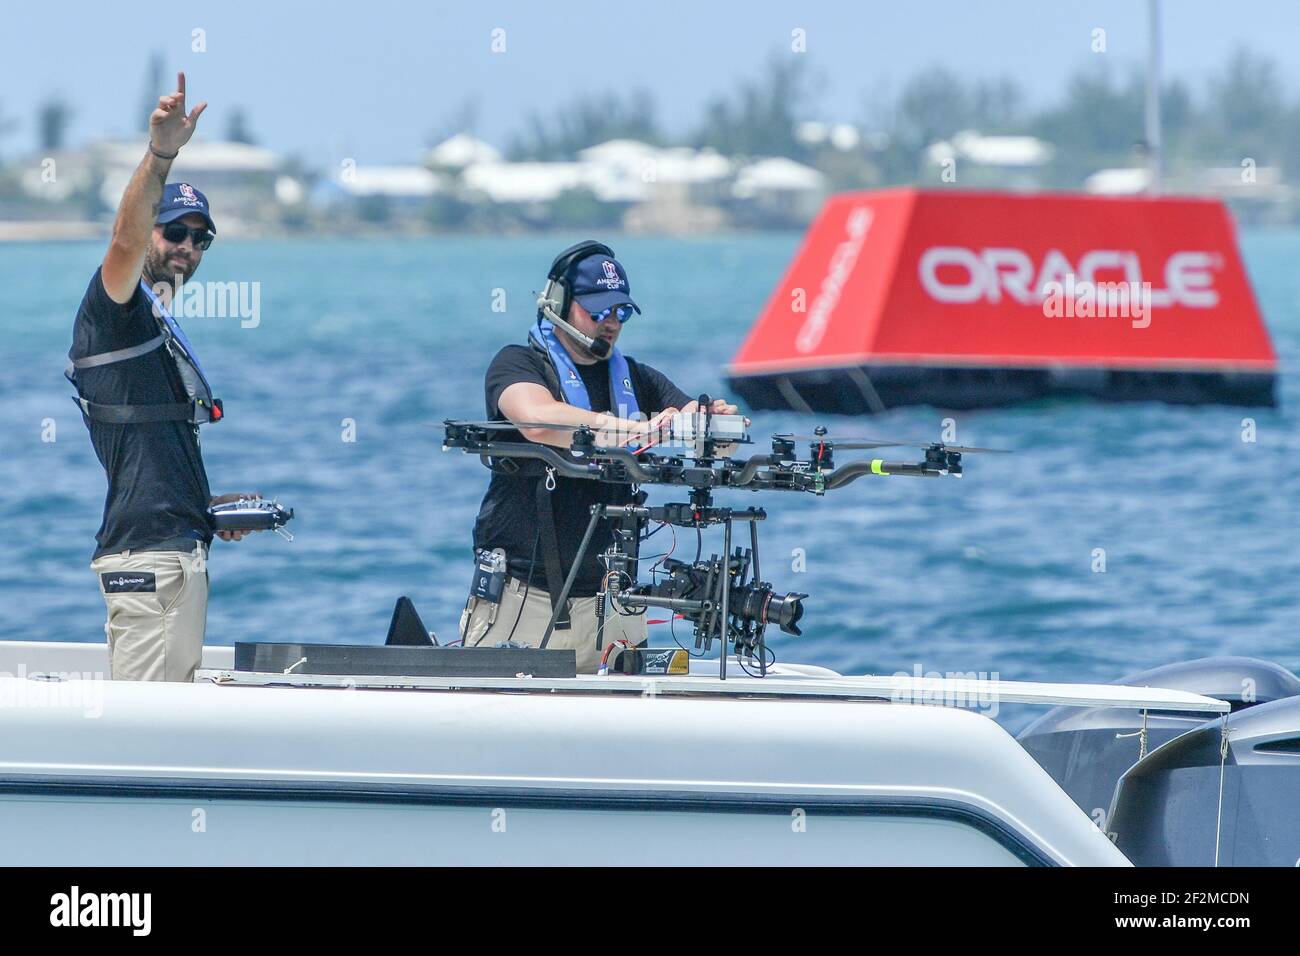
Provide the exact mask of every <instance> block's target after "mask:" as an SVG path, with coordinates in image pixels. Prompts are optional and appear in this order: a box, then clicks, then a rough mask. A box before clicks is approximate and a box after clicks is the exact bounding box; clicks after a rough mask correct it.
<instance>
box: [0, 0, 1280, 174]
mask: <svg viewBox="0 0 1300 956" xmlns="http://www.w3.org/2000/svg"><path fill="white" fill-rule="evenodd" d="M1161 6H1162V22H1163V25H1164V31H1163V34H1164V62H1165V68H1164V73H1165V75H1166V77H1177V78H1180V79H1184V80H1187V81H1188V82H1190V83H1191V84H1192V87H1193V89H1194V90H1196V91H1199V90H1200V89H1202V88H1203V86H1204V83H1205V80H1206V79H1207V77H1208V76H1209V75H1210V74H1211V73H1213V72H1214V71H1217V70H1219V69H1221V68H1222V67H1223V64H1224V63H1225V61H1226V60H1227V58H1228V57H1229V56H1230V55H1231V53H1232V52H1233V50H1234V49H1236V48H1238V47H1242V46H1244V47H1247V48H1249V49H1251V50H1252V51H1255V52H1257V53H1261V54H1264V55H1266V56H1270V57H1272V58H1273V59H1275V60H1276V62H1277V63H1278V66H1279V68H1280V70H1281V72H1282V75H1283V78H1284V80H1285V81H1286V83H1287V85H1288V87H1289V88H1290V90H1291V91H1292V95H1293V96H1297V95H1298V94H1300V57H1296V56H1295V55H1294V46H1295V42H1296V40H1297V38H1300V3H1294V2H1285V0H1256V2H1251V3H1224V2H1211V0H1163V3H1162V5H1161ZM1146 9H1147V5H1146V3H1144V2H1142V0H1091V2H1088V3H1067V2H1065V0H1004V2H992V0H990V2H984V3H974V2H970V0H922V2H912V3H899V2H897V0H890V2H878V0H857V2H845V0H840V2H815V0H800V2H793V0H785V2H774V0H746V2H738V0H726V2H714V3H709V2H703V3H701V2H693V3H687V2H679V0H656V2H653V3H626V2H625V3H608V4H603V5H597V4H562V3H542V2H537V0H478V2H473V3H464V2H463V3H439V2H432V3H429V2H424V3H417V2H407V3H400V2H395V0H365V2H360V0H348V2H336V0H319V2H315V3H305V2H297V0H288V2H276V0H260V2H249V0H223V2H222V3H219V4H206V5H172V6H170V7H169V6H168V5H161V4H156V3H148V4H146V3H140V2H137V0H115V2H113V3H103V2H102V0H101V2H94V3H92V2H88V0H67V2H61V3H58V4H39V3H19V2H14V3H9V4H7V5H6V8H5V11H4V14H3V18H2V20H0V22H2V23H3V27H2V28H3V30H4V33H3V34H0V115H3V116H5V117H8V118H9V119H11V120H14V121H16V123H17V125H16V126H15V128H13V129H12V130H11V131H10V132H9V133H8V135H7V137H6V138H5V139H3V140H0V155H4V156H9V157H12V156H13V155H14V154H15V153H26V152H29V151H32V150H34V149H35V148H36V144H37V139H36V132H35V123H34V115H35V112H36V109H37V107H38V105H39V104H40V103H41V102H43V101H44V100H46V99H48V98H49V97H51V96H58V97H61V98H63V99H65V100H67V101H68V102H69V104H70V105H71V107H72V109H73V112H74V115H73V118H72V125H71V129H70V141H71V143H72V144H74V145H76V144H80V143H84V142H86V141H88V140H90V139H93V138H97V137H101V136H104V135H112V134H118V135H121V134H124V133H128V132H132V131H134V130H136V129H140V128H143V124H144V117H143V116H142V115H141V112H142V103H143V101H144V93H145V85H146V69H147V63H148V59H149V55H150V53H151V51H155V50H157V51H161V53H162V55H163V58H164V63H165V68H166V70H168V71H169V72H168V74H167V75H168V76H169V82H174V80H173V79H171V78H170V77H172V76H174V72H175V71H176V70H177V69H184V70H185V71H186V75H187V77H188V87H189V95H190V102H191V103H196V102H198V101H199V100H200V99H207V100H208V101H209V104H210V107H209V109H208V111H207V113H206V114H205V115H204V117H203V119H202V120H201V122H200V133H201V134H207V135H208V136H220V135H221V134H223V133H224V131H225V130H226V127H227V122H228V118H229V115H230V112H231V110H232V109H234V108H237V107H238V108H242V109H243V110H244V111H245V113H246V115H247V117H248V125H249V128H250V130H251V131H252V133H253V135H254V136H255V138H256V139H257V140H258V141H259V142H260V143H261V144H263V145H265V146H268V147H270V148H272V149H275V150H277V151H279V152H282V153H285V154H296V155H298V156H299V157H301V158H302V159H303V160H304V161H305V162H306V163H307V164H308V165H309V166H312V167H315V168H323V167H326V166H332V165H334V164H336V163H337V162H340V161H341V160H342V159H344V158H352V159H354V160H356V161H357V162H364V163H404V162H418V161H419V159H420V157H421V155H422V153H423V151H424V149H425V148H426V147H427V146H428V145H430V137H431V135H433V134H434V133H435V132H436V131H438V130H442V129H449V128H450V126H449V124H451V123H452V122H453V120H454V118H455V117H456V116H457V115H459V114H460V113H461V112H462V111H463V109H464V106H465V104H466V103H467V102H469V101H471V100H472V101H474V102H476V103H477V117H478V119H477V126H476V132H477V133H478V134H479V135H480V136H482V137H484V138H485V139H487V140H488V141H489V142H492V143H493V144H494V145H497V146H498V147H502V148H504V147H505V146H507V145H508V144H509V141H510V138H511V135H512V134H513V133H514V132H515V131H516V130H517V129H519V127H520V126H521V125H522V124H523V123H524V121H525V120H526V119H527V118H528V117H529V116H530V115H532V114H535V113H541V114H542V115H551V114H552V113H553V112H554V110H555V109H556V108H557V107H559V106H561V105H562V104H563V103H564V102H566V100H568V99H571V98H573V97H575V96H580V95H582V94H583V93H584V92H586V93H590V92H601V91H604V90H612V91H618V92H626V91H630V90H632V89H636V88H645V89H648V90H650V91H651V92H652V93H653V94H654V97H655V100H656V102H657V105H658V115H659V118H660V119H661V120H662V121H663V125H664V126H666V127H667V128H668V130H669V131H670V132H683V131H684V130H685V128H688V127H689V125H691V124H692V123H693V122H694V120H695V119H696V118H697V117H698V116H699V115H700V114H701V112H702V108H703V106H704V104H705V103H706V102H707V101H709V100H710V99H712V98H713V97H716V96H717V95H719V94H725V93H727V92H728V91H730V90H731V89H732V88H733V87H734V86H735V84H736V83H737V82H738V81H739V80H740V79H741V78H744V77H752V76H754V75H756V74H757V73H758V71H759V70H761V68H762V64H763V62H764V61H765V59H766V57H767V56H768V55H769V54H770V53H771V52H773V51H780V52H781V53H782V54H783V55H790V56H796V55H797V56H803V57H806V59H807V60H808V65H809V67H810V69H811V70H812V72H814V73H815V74H816V75H817V76H819V77H820V78H821V81H822V82H821V87H820V90H819V93H818V96H817V99H816V104H815V107H814V109H813V112H814V114H815V115H811V116H809V117H808V118H809V119H821V120H826V121H851V122H852V121H860V120H862V119H863V117H864V116H865V115H867V114H866V110H865V109H864V103H865V102H866V101H867V100H868V99H870V98H878V99H879V98H887V97H888V96H889V95H890V94H891V92H896V91H897V90H898V88H899V87H900V86H901V85H902V83H903V82H904V81H905V80H906V79H907V78H908V77H909V76H910V75H911V74H913V73H915V72H917V71H919V70H921V69H923V68H925V67H928V66H932V65H935V64H943V65H945V66H947V67H949V68H950V69H952V70H953V71H955V72H956V73H957V74H958V75H960V76H962V77H963V78H969V79H976V78H991V77H995V76H1009V77H1011V78H1013V79H1015V80H1017V81H1018V82H1019V83H1020V84H1021V85H1022V87H1023V88H1024V90H1025V91H1026V93H1027V94H1028V95H1029V97H1030V102H1031V104H1041V103H1044V102H1049V101H1050V100H1051V99H1052V98H1053V97H1055V96H1056V95H1057V94H1059V93H1060V92H1061V90H1062V89H1063V88H1064V85H1065V82H1066V80H1067V79H1068V77H1069V76H1070V74H1071V73H1072V72H1073V71H1074V70H1076V69H1104V70H1112V69H1113V70H1114V71H1115V72H1116V75H1124V74H1125V72H1126V71H1127V70H1129V69H1131V68H1133V67H1136V66H1138V65H1139V64H1141V62H1142V61H1143V59H1144V57H1145V50H1146V42H1147V27H1146V17H1147V15H1146ZM1097 28H1102V29H1104V30H1105V31H1106V34H1105V36H1106V52H1105V53H1101V54H1098V53H1094V52H1092V51H1091V49H1090V46H1091V44H1092V42H1093V31H1094V30H1095V29H1097ZM195 30H202V31H203V41H204V43H205V45H206V50H204V51H202V52H196V51H195V50H193V49H192V47H193V45H194V39H193V38H194V31H195ZM497 30H500V31H504V33H497V34H496V35H495V36H496V38H497V41H498V46H499V45H500V41H501V39H504V46H505V49H504V51H503V52H493V49H492V45H493V38H494V33H493V31H497ZM794 30H802V31H804V33H803V36H804V37H805V38H806V50H805V52H801V53H794V52H793V51H792V50H791V43H792V31H794ZM169 90H170V87H169V88H168V90H160V91H157V92H158V93H159V94H160V93H162V92H168V91H169Z"/></svg>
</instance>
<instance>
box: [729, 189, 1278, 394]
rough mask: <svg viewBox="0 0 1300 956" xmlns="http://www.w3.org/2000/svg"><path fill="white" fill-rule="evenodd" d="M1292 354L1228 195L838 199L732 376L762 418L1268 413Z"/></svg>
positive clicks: (883, 194) (922, 194) (937, 193)
mask: <svg viewBox="0 0 1300 956" xmlns="http://www.w3.org/2000/svg"><path fill="white" fill-rule="evenodd" d="M1276 372H1277V356H1276V354H1275V353H1274V351H1273V345H1272V342H1271V341H1270V339H1269V335H1268V330H1267V329H1266V328H1265V326H1264V323H1263V321H1262V319H1261V317H1260V313H1259V308H1258V306H1257V305H1256V302H1255V297H1254V294H1253V293H1252V291H1251V288H1250V283H1249V281H1248V279H1247V276H1246V272H1245V269H1244V268H1243V266H1242V262H1241V257H1240V255H1239V254H1238V251H1237V244H1236V237H1235V232H1234V229H1233V224H1232V220H1231V218H1230V217H1229V215H1228V211H1227V209H1226V208H1225V207H1224V206H1223V204H1222V203H1221V202H1219V201H1217V200H1212V199H1199V198H1181V197H1149V198H1148V197H1142V198H1118V199H1116V198H1103V197H1096V196H1086V195H1070V194H1023V195H1021V194H1006V193H995V192H983V191H981V192H976V191H967V190H962V191H956V190H921V189H889V190H881V191H877V192H861V193H845V194H841V195H838V196H834V197H832V198H831V199H830V200H828V201H827V203H826V205H825V207H824V208H823V209H822V211H821V213H820V214H819V215H818V217H817V219H816V220H815V221H814V222H813V224H812V225H811V226H810V227H809V230H808V233H807V235H806V236H805V238H804V241H803V244H802V246H801V247H800V249H799V251H798V252H797V253H796V255H795V257H794V260H793V262H792V263H791V265H790V267H789V269H788V270H787V272H786V274H785V276H784V277H783V278H782V279H781V281H780V282H779V283H778V285H777V287H776V289H775V291H774V292H773V293H772V296H771V298H770V299H769V300H768V302H767V305H766V306H765V308H764V309H763V312H762V313H761V314H760V316H759V318H758V320H757V322H755V324H754V326H753V328H752V329H751V330H750V333H749V335H748V337H747V338H746V339H745V341H744V343H743V344H742V345H741V347H740V350H739V351H738V352H737V353H736V356H735V358H734V359H733V360H732V363H731V365H730V366H729V368H728V381H729V383H730V385H731V387H732V388H733V389H734V390H735V391H736V392H737V393H738V394H739V395H741V397H743V398H744V399H745V400H746V401H747V402H748V403H749V404H750V405H751V406H752V407H754V408H794V409H797V410H799V411H819V412H841V413H848V414H856V413H863V412H874V411H882V410H884V409H885V408H889V407H893V406H896V405H911V404H932V405H937V406H940V407H947V408H976V407H980V406H990V405H1002V404H1007V403H1009V402H1013V401H1017V400H1020V399H1028V398H1038V397H1042V396H1045V395H1052V394H1084V395H1092V396H1095V397H1098V398H1104V399H1112V400H1151V399H1154V400H1161V401H1166V402H1175V403H1203V402H1218V403H1225V404H1234V405H1273V404H1274V379H1275V376H1276Z"/></svg>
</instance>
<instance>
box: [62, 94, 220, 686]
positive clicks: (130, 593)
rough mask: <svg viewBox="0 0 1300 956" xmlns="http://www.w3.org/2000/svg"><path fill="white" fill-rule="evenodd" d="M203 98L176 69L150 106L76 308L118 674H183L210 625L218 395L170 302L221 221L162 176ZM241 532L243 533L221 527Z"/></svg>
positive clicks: (76, 364)
mask: <svg viewBox="0 0 1300 956" xmlns="http://www.w3.org/2000/svg"><path fill="white" fill-rule="evenodd" d="M206 107H207V104H206V103H200V104H199V105H198V106H196V107H195V108H194V109H193V111H191V112H190V113H188V114H187V113H186V111H185V75H184V74H183V73H182V74H180V75H179V76H178V77H177V89H176V92H174V93H171V94H169V95H167V96H164V97H162V98H160V99H159V100H158V108H157V109H156V110H154V111H153V114H152V115H151V116H150V117H149V149H148V152H146V153H145V156H144V158H143V159H142V160H141V161H140V165H139V166H138V167H136V170H135V172H134V174H132V176H131V180H130V182H129V183H128V184H127V187H126V192H125V193H124V194H123V196H122V202H121V205H120V206H119V207H118V210H117V219H116V220H115V221H114V223H113V236H112V239H111V241H110V242H109V246H108V252H107V253H105V255H104V260H103V264H102V265H101V266H100V267H99V268H98V269H96V270H95V274H94V275H93V276H92V277H91V279H90V285H89V287H88V288H87V289H86V294H85V296H84V298H83V299H82V300H81V306H80V308H78V310H77V317H76V322H75V324H74V326H73V333H72V348H71V350H70V351H69V353H68V358H69V359H70V364H69V366H68V372H67V375H68V378H69V379H70V380H71V381H72V383H73V385H74V386H75V387H76V390H77V395H76V401H77V404H78V407H79V408H80V409H81V413H82V417H83V418H84V420H85V422H86V426H87V428H89V430H90V439H91V443H92V444H93V445H94V448H95V454H96V456H97V457H98V458H99V461H100V464H102V465H103V466H104V471H105V473H106V475H107V476H108V495H107V497H106V499H105V501H104V518H103V522H102V523H101V525H100V528H99V533H98V534H97V535H96V540H97V541H98V545H99V546H98V548H97V549H96V550H95V556H94V560H93V561H92V563H91V569H92V570H93V571H94V572H95V574H96V576H97V578H98V579H99V588H100V593H101V594H102V595H103V598H104V601H105V603H106V604H107V606H108V620H107V622H106V624H105V627H104V629H105V631H106V633H107V635H108V649H109V664H110V668H111V673H112V677H113V678H114V679H117V680H169V681H189V680H192V679H193V677H194V670H195V668H196V667H198V665H199V661H200V658H201V656H202V652H203V633H204V629H205V627H206V623H207V607H208V575H207V570H206V565H205V560H206V556H207V547H208V544H209V543H210V542H211V540H212V524H211V519H210V517H209V516H208V511H207V509H208V506H209V505H210V504H211V503H213V502H215V501H229V500H232V499H236V498H239V497H241V496H240V495H224V496H222V497H221V498H220V499H213V498H212V495H211V493H210V492H209V489H208V478H207V473H206V472H205V470H204V467H203V458H202V456H201V455H200V453H199V429H198V426H199V425H200V424H203V423H206V422H214V421H218V420H219V419H220V418H221V416H222V408H221V402H220V400H219V399H215V398H213V396H212V390H211V387H210V386H209V385H208V381H207V378H206V376H205V375H204V373H203V369H202V366H201V365H200V364H199V361H198V358H197V357H196V356H195V355H194V351H193V349H192V348H191V347H190V343H189V341H188V339H187V338H186V336H185V333H184V331H183V330H182V329H181V327H180V325H179V324H178V323H177V322H176V320H175V318H174V317H173V316H172V315H171V313H170V311H169V307H170V305H171V302H172V294H173V291H174V286H173V282H176V283H179V282H182V281H185V280H188V279H190V278H191V277H193V275H194V273H195V271H196V270H197V269H198V267H199V263H200V262H201V261H202V259H203V252H204V250H206V249H207V248H208V246H209V245H211V244H212V239H213V237H214V236H215V234H216V231H217V227H216V224H215V223H214V222H213V221H212V215H211V213H210V212H209V209H208V201H207V199H206V198H205V197H204V195H203V194H202V193H201V192H199V191H198V190H197V189H195V188H194V187H193V186H191V185H190V184H189V183H167V173H168V171H169V170H170V169H171V164H172V160H174V159H175V158H176V156H177V154H178V153H179V152H180V149H181V147H183V146H184V145H185V144H186V143H187V142H189V139H190V137H191V136H192V135H193V134H194V127H195V123H196V122H197V120H198V118H199V115H200V114H201V113H202V112H203V110H204V109H205V108H206ZM221 537H222V538H223V539H225V540H232V539H234V540H237V539H239V538H240V537H242V532H222V533H221Z"/></svg>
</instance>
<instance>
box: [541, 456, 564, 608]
mask: <svg viewBox="0 0 1300 956" xmlns="http://www.w3.org/2000/svg"><path fill="white" fill-rule="evenodd" d="M548 484H549V482H547V481H544V480H543V481H539V482H538V483H537V520H538V522H539V524H538V528H537V530H538V533H539V534H540V535H541V544H542V560H543V562H544V563H545V564H546V590H547V592H548V593H549V594H550V595H551V613H552V614H554V613H555V609H556V608H558V607H559V606H560V592H561V591H563V590H564V579H565V576H566V575H565V573H564V567H563V564H562V563H561V561H560V539H559V536H558V535H557V534H556V533H555V512H554V510H552V508H551V489H549V488H548V487H547V485H548ZM569 624H570V622H569V602H568V601H565V602H564V608H563V610H561V611H560V614H559V617H558V618H557V619H556V621H555V629H556V630H557V631H565V630H568V629H569Z"/></svg>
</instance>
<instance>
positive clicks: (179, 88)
mask: <svg viewBox="0 0 1300 956" xmlns="http://www.w3.org/2000/svg"><path fill="white" fill-rule="evenodd" d="M176 92H177V93H179V94H180V95H181V99H182V100H184V99H185V74H184V72H181V73H177V74H176Z"/></svg>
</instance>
